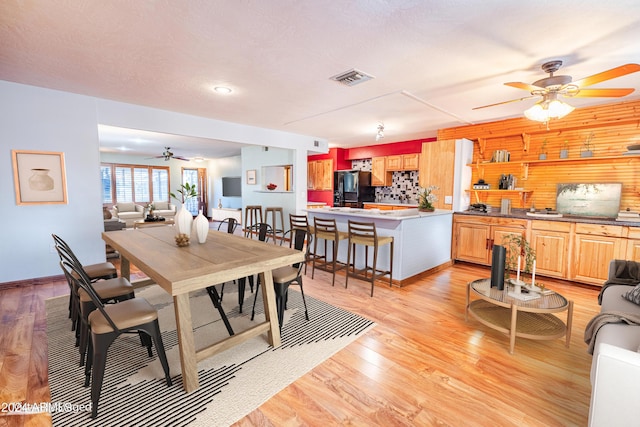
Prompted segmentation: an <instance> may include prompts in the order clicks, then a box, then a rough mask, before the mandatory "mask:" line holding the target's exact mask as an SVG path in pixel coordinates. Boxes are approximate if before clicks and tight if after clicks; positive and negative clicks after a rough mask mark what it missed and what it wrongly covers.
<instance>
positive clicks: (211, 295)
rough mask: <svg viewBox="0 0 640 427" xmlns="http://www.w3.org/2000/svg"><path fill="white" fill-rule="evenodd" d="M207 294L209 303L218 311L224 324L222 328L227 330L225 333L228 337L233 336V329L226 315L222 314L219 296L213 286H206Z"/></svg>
mask: <svg viewBox="0 0 640 427" xmlns="http://www.w3.org/2000/svg"><path fill="white" fill-rule="evenodd" d="M207 293H208V294H209V298H211V302H212V303H213V306H214V307H215V308H216V309H217V310H218V313H219V314H220V318H221V319H222V322H223V323H224V326H225V327H226V328H227V332H228V333H229V335H230V336H231V335H234V332H233V329H232V328H231V324H230V323H229V319H227V314H226V313H225V312H224V309H223V308H222V304H220V295H218V290H217V289H216V287H215V286H207Z"/></svg>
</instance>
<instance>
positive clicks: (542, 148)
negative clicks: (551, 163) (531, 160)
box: [538, 138, 549, 160]
mask: <svg viewBox="0 0 640 427" xmlns="http://www.w3.org/2000/svg"><path fill="white" fill-rule="evenodd" d="M548 143H549V141H548V140H547V139H546V138H545V139H544V140H543V141H542V145H541V146H540V153H539V154H538V159H540V160H547V144H548Z"/></svg>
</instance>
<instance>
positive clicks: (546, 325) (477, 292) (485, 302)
mask: <svg viewBox="0 0 640 427" xmlns="http://www.w3.org/2000/svg"><path fill="white" fill-rule="evenodd" d="M472 295H473V296H475V297H478V299H475V300H474V301H471V296H472ZM562 311H567V321H566V323H565V322H563V321H562V320H561V319H559V318H558V317H556V316H555V315H553V314H552V313H558V312H562ZM469 314H471V316H473V317H474V318H475V319H476V320H478V321H479V322H480V323H482V324H483V325H485V326H488V327H490V328H492V329H495V330H497V331H500V332H502V333H505V334H507V335H508V336H509V353H511V354H513V350H514V347H515V345H516V337H521V338H528V339H532V340H553V339H557V338H560V337H562V336H566V346H567V347H569V342H570V340H571V321H572V318H573V301H569V300H567V299H566V298H565V297H563V296H562V295H560V294H559V293H556V292H553V293H551V294H547V295H543V294H536V293H535V292H533V291H531V292H530V293H529V294H514V293H513V289H512V287H510V286H509V285H508V284H507V282H506V281H505V286H504V290H498V289H497V288H492V287H491V279H478V280H474V281H472V282H469V283H468V284H467V307H466V311H465V321H467V320H468V316H469Z"/></svg>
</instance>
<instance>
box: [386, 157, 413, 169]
mask: <svg viewBox="0 0 640 427" xmlns="http://www.w3.org/2000/svg"><path fill="white" fill-rule="evenodd" d="M419 167H420V154H419V153H414V154H400V155H396V156H387V166H386V170H387V171H412V170H413V171H415V170H418V168H419Z"/></svg>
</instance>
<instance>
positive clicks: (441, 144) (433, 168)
mask: <svg viewBox="0 0 640 427" xmlns="http://www.w3.org/2000/svg"><path fill="white" fill-rule="evenodd" d="M455 152H456V141H455V140H453V139H451V140H443V141H434V142H425V143H423V144H422V153H421V154H420V158H419V161H420V167H419V169H418V171H419V172H418V183H419V185H420V187H423V188H426V187H429V186H431V185H435V186H437V187H438V189H437V190H434V191H433V194H435V195H436V196H437V197H438V200H437V201H436V202H435V203H434V206H435V207H436V208H437V209H451V204H448V205H445V196H448V195H452V194H453V182H454V176H453V172H454V169H455V165H454V163H455Z"/></svg>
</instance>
